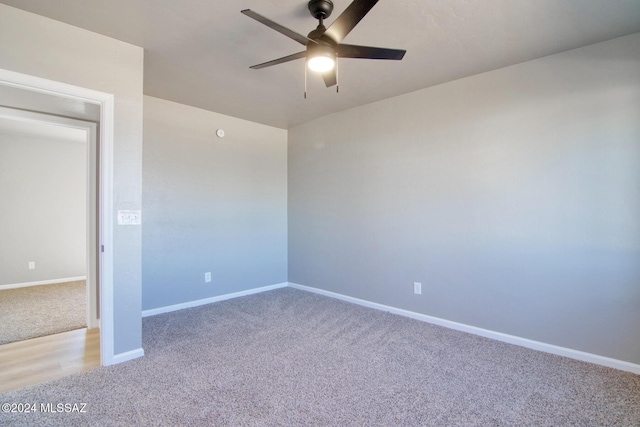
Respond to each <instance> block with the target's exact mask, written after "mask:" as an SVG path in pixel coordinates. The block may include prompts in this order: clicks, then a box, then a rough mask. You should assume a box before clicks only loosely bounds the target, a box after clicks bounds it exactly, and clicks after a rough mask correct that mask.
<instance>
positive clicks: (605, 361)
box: [288, 283, 640, 375]
mask: <svg viewBox="0 0 640 427" xmlns="http://www.w3.org/2000/svg"><path fill="white" fill-rule="evenodd" d="M288 285H289V286H290V287H292V288H295V289H300V290H303V291H308V292H313V293H316V294H320V295H324V296H327V297H331V298H336V299H339V300H342V301H346V302H350V303H353V304H358V305H361V306H364V307H369V308H374V309H376V310H382V311H387V312H389V313H393V314H398V315H400V316H405V317H410V318H412V319H416V320H420V321H423V322H427V323H432V324H434V325H439V326H444V327H445V328H449V329H455V330H458V331H462V332H467V333H470V334H474V335H480V336H482V337H486V338H491V339H494V340H497V341H502V342H506V343H509V344H515V345H519V346H521V347H527V348H530V349H533V350H538V351H543V352H545V353H551V354H556V355H559V356H564V357H568V358H571V359H576V360H581V361H583V362H589V363H594V364H596V365H602V366H607V367H609V368H614V369H619V370H621V371H627V372H633V373H634V374H639V375H640V365H637V364H635V363H631V362H625V361H624V360H618V359H612V358H610V357H605V356H600V355H597V354H592V353H586V352H584V351H579V350H573V349H571V348H566V347H560V346H557V345H553V344H547V343H543V342H540V341H533V340H530V339H527V338H522V337H518V336H515V335H509V334H503V333H502V332H496V331H491V330H489V329H482V328H478V327H475V326H471V325H466V324H464V323H458V322H452V321H451V320H445V319H441V318H438V317H433V316H427V315H426V314H420V313H416V312H413V311H409V310H403V309H401V308H395V307H391V306H388V305H384V304H378V303H375V302H371V301H367V300H363V299H359V298H354V297H350V296H346V295H342V294H338V293H335V292H330V291H325V290H323V289H318V288H312V287H310V286H305V285H300V284H297V283H289V284H288Z"/></svg>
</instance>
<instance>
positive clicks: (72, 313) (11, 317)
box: [0, 280, 87, 344]
mask: <svg viewBox="0 0 640 427" xmlns="http://www.w3.org/2000/svg"><path fill="white" fill-rule="evenodd" d="M86 313H87V293H86V282H85V281H84V280H79V281H75V282H65V283H56V284H52V285H41V286H29V287H26V288H17V289H5V290H0V344H7V343H10V342H15V341H22V340H26V339H29V338H35V337H42V336H45V335H51V334H57V333H60V332H66V331H71V330H73V329H80V328H86V327H87V314H86Z"/></svg>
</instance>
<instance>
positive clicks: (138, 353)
mask: <svg viewBox="0 0 640 427" xmlns="http://www.w3.org/2000/svg"><path fill="white" fill-rule="evenodd" d="M142 356H144V349H142V348H137V349H135V350H130V351H125V352H124V353H118V354H114V355H113V358H112V359H111V360H103V362H102V364H103V365H104V366H108V365H117V364H118V363H123V362H128V361H129V360H133V359H137V358H138V357H142Z"/></svg>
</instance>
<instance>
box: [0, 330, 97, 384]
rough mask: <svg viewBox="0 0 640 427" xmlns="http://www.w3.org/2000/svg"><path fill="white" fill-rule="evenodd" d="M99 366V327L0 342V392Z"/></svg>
mask: <svg viewBox="0 0 640 427" xmlns="http://www.w3.org/2000/svg"><path fill="white" fill-rule="evenodd" d="M99 366H100V330H99V329H97V328H96V329H77V330H75V331H69V332H63V333H60V334H55V335H48V336H45V337H40V338H33V339H30V340H26V341H19V342H14V343H9V344H4V345H0V393H4V392H7V391H11V390H16V389H19V388H22V387H26V386H28V385H33V384H39V383H43V382H47V381H51V380H54V379H57V378H62V377H64V376H67V375H70V374H73V373H76V372H82V371H88V370H90V369H94V368H97V367H99Z"/></svg>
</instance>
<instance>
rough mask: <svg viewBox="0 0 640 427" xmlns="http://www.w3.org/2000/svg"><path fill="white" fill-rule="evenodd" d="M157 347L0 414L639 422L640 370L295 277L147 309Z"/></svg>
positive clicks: (149, 341)
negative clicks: (70, 406) (260, 289)
mask: <svg viewBox="0 0 640 427" xmlns="http://www.w3.org/2000/svg"><path fill="white" fill-rule="evenodd" d="M143 338H144V349H145V352H146V356H145V357H144V358H141V359H137V360H134V361H131V362H127V363H124V364H121V365H117V366H112V367H107V368H100V369H96V370H94V371H91V372H87V373H84V374H79V375H75V376H72V377H68V378H65V379H62V380H58V381H55V382H51V383H48V384H45V385H41V386H36V387H33V388H29V389H24V390H20V391H17V392H12V393H6V394H3V395H0V401H1V402H36V403H38V404H39V403H46V402H50V403H86V404H87V406H86V413H78V414H64V413H56V414H43V413H40V412H37V413H29V414H14V413H9V414H7V413H0V424H1V425H21V426H22V425H47V426H57V425H59V426H68V425H92V426H96V425H98V426H126V425H167V426H176V425H194V426H202V425H215V426H267V425H269V426H275V425H282V426H296V425H313V426H317V425H323V426H334V425H335V426H353V425H379V426H399V425H403V426H638V425H640V376H638V375H634V374H631V373H626V372H621V371H617V370H613V369H609V368H604V367H601V366H596V365H591V364H588V363H583V362H578V361H575V360H570V359H566V358H562V357H559V356H554V355H550V354H546V353H540V352H536V351H533V350H529V349H525V348H522V347H517V346H513V345H509V344H505V343H502V342H497V341H492V340H489V339H486V338H482V337H478V336H474V335H468V334H465V333H461V332H457V331H453V330H449V329H445V328H441V327H438V326H434V325H430V324H426V323H422V322H419V321H416V320H412V319H408V318H404V317H400V316H396V315H393V314H389V313H384V312H380V311H375V310H372V309H368V308H364V307H360V306H356V305H351V304H349V303H345V302H342V301H338V300H334V299H330V298H326V297H323V296H319V295H316V294H311V293H307V292H304V291H299V290H295V289H291V288H284V289H278V290H275V291H271V292H266V293H262V294H256V295H252V296H248V297H244V298H238V299H235V300H229V301H223V302H219V303H215V304H211V305H207V306H202V307H197V308H192V309H187V310H182V311H178V312H173V313H168V314H163V315H158V316H154V317H150V318H145V319H144V322H143Z"/></svg>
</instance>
